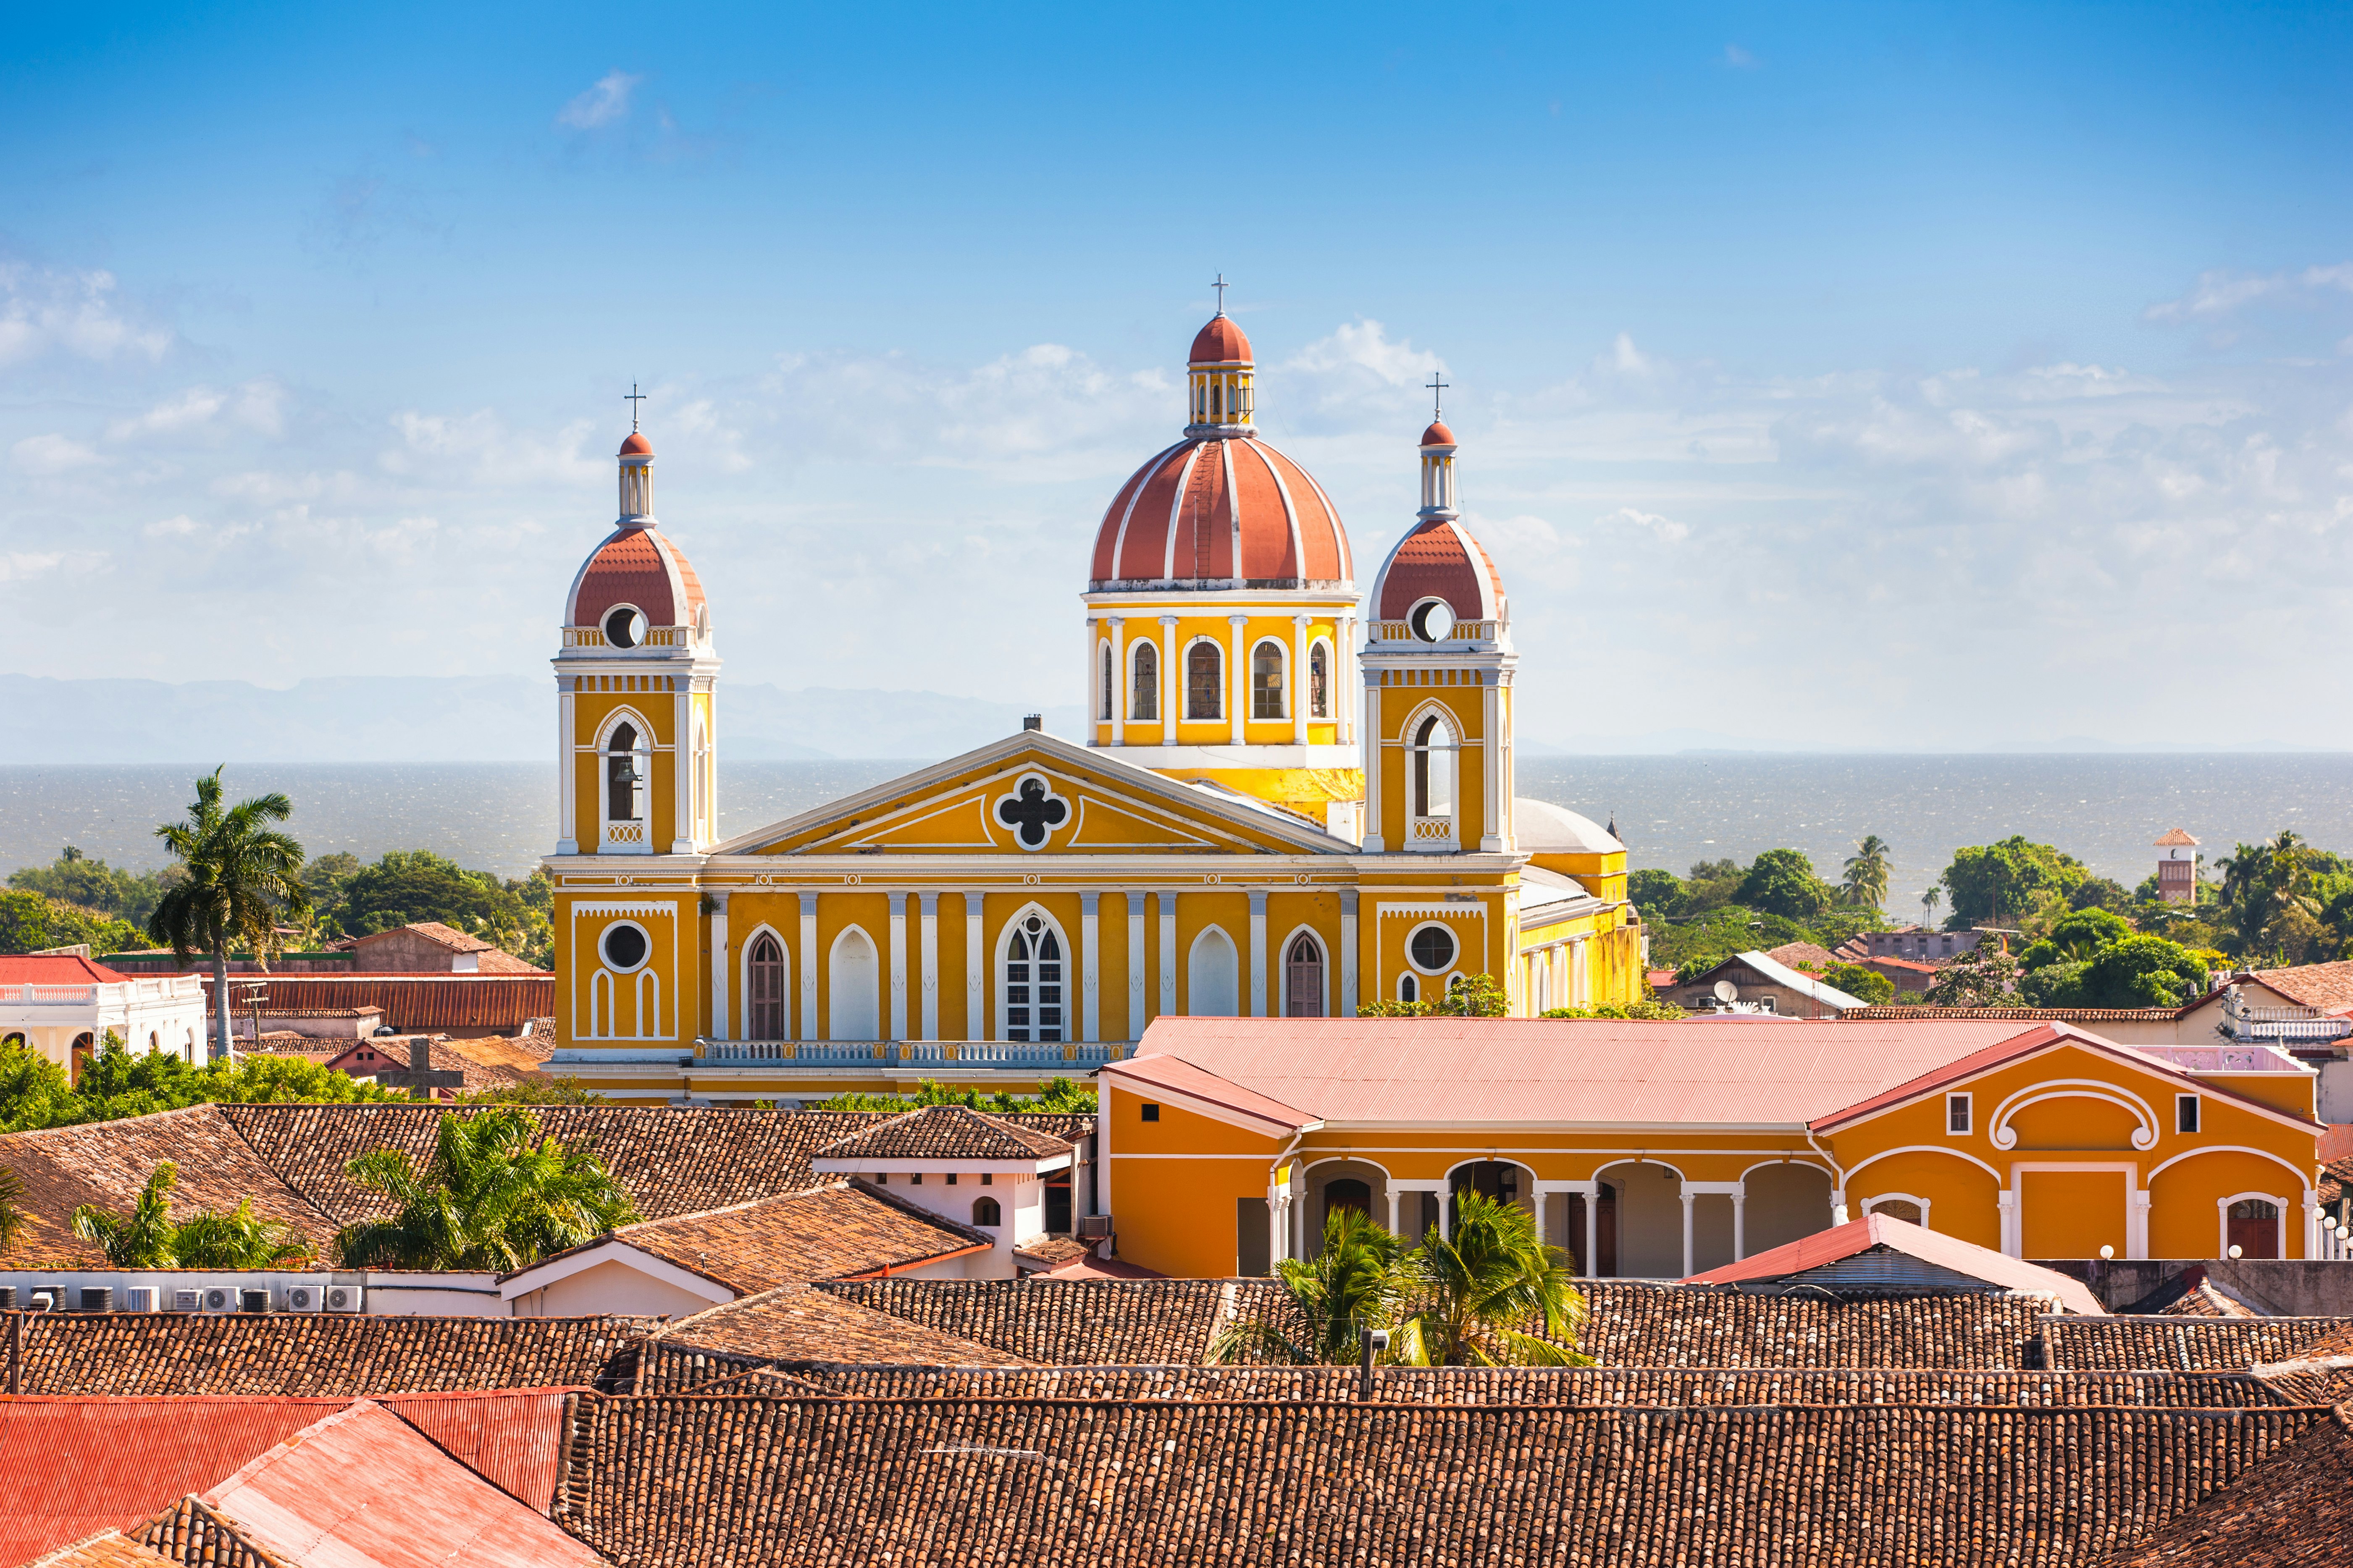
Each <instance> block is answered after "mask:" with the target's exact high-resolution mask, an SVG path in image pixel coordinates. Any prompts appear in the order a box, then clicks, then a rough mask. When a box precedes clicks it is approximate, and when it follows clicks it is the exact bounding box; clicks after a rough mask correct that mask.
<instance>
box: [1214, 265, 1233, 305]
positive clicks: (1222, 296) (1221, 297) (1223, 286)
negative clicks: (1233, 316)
mask: <svg viewBox="0 0 2353 1568" xmlns="http://www.w3.org/2000/svg"><path fill="white" fill-rule="evenodd" d="M1209 287H1210V288H1212V289H1216V290H1217V291H1218V314H1219V315H1220V316H1222V315H1224V314H1225V313H1226V290H1227V289H1230V288H1232V287H1233V285H1232V284H1230V283H1228V282H1227V281H1226V275H1225V274H1224V273H1222V272H1220V273H1219V274H1218V280H1217V281H1216V282H1215V283H1212V284H1210V285H1209Z"/></svg>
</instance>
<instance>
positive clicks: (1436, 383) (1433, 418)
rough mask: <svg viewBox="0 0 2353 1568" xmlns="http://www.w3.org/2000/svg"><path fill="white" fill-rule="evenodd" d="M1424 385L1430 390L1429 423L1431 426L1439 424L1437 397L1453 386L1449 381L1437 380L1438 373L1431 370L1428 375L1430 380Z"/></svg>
mask: <svg viewBox="0 0 2353 1568" xmlns="http://www.w3.org/2000/svg"><path fill="white" fill-rule="evenodd" d="M1427 385H1428V386H1429V388H1430V423H1431V424H1433V425H1436V424H1440V423H1441V421H1440V417H1439V395H1440V393H1442V392H1444V391H1445V390H1446V389H1447V388H1448V387H1450V386H1451V385H1453V383H1452V382H1451V381H1440V380H1439V379H1438V373H1437V372H1436V371H1434V370H1433V371H1431V372H1430V380H1429V382H1428V383H1427Z"/></svg>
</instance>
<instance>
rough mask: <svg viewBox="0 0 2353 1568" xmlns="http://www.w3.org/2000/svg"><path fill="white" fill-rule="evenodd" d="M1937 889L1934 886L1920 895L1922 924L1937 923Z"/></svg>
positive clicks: (1930, 924) (1931, 924)
mask: <svg viewBox="0 0 2353 1568" xmlns="http://www.w3.org/2000/svg"><path fill="white" fill-rule="evenodd" d="M1936 897H1937V894H1936V889H1934V888H1931V889H1928V890H1927V891H1926V892H1925V893H1923V894H1921V895H1920V910H1921V914H1920V923H1921V924H1922V925H1927V926H1933V925H1935V924H1936Z"/></svg>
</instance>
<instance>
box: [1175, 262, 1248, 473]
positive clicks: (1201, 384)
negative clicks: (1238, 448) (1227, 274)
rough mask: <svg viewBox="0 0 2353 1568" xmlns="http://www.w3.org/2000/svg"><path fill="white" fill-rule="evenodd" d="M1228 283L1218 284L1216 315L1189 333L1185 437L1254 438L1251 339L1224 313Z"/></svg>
mask: <svg viewBox="0 0 2353 1568" xmlns="http://www.w3.org/2000/svg"><path fill="white" fill-rule="evenodd" d="M1225 289H1226V281H1225V279H1223V278H1222V277H1221V278H1219V279H1218V299H1219V305H1218V313H1217V314H1216V315H1215V316H1212V317H1211V318H1210V319H1209V324H1208V325H1207V326H1205V327H1203V328H1202V329H1201V330H1200V331H1198V332H1196V333H1194V334H1193V352H1192V353H1190V354H1189V355H1187V359H1186V365H1185V379H1186V384H1187V386H1188V387H1189V388H1190V393H1191V418H1190V419H1189V420H1188V421H1187V424H1186V426H1185V434H1186V435H1187V436H1255V435H1257V434H1258V426H1256V425H1254V424H1252V423H1251V422H1250V421H1251V416H1253V415H1255V414H1256V413H1257V411H1258V410H1257V401H1258V400H1257V394H1256V392H1255V391H1254V390H1253V389H1252V387H1251V384H1250V382H1251V379H1252V373H1253V371H1254V369H1255V366H1254V365H1253V364H1252V363H1251V360H1250V339H1249V338H1247V337H1245V336H1243V335H1242V330H1241V327H1240V324H1239V323H1237V322H1236V321H1234V319H1233V318H1232V317H1231V316H1229V315H1227V314H1226V307H1225V303H1224V300H1225Z"/></svg>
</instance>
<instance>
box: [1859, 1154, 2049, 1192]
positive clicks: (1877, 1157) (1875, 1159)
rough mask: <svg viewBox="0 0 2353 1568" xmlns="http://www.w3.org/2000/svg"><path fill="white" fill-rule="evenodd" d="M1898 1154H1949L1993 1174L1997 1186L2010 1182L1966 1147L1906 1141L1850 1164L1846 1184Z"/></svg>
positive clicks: (1996, 1168) (1994, 1167)
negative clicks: (1895, 1147) (1899, 1145)
mask: <svg viewBox="0 0 2353 1568" xmlns="http://www.w3.org/2000/svg"><path fill="white" fill-rule="evenodd" d="M1898 1154H1949V1155H1951V1156H1952V1157H1953V1158H1954V1159H1956V1160H1967V1161H1968V1163H1970V1164H1972V1165H1975V1166H1976V1167H1977V1168H1978V1170H1980V1171H1983V1172H1984V1173H1986V1174H1987V1175H1989V1176H1991V1177H1992V1178H1993V1184H1994V1185H1995V1186H1996V1187H1997V1188H2006V1187H2008V1186H2009V1183H2007V1182H2005V1181H2003V1180H2002V1175H2001V1171H2000V1167H1998V1166H1994V1165H1989V1164H1987V1163H1985V1162H1984V1161H1983V1160H1980V1159H1978V1157H1977V1156H1976V1155H1975V1154H1972V1153H1970V1152H1968V1151H1967V1150H1966V1149H1954V1148H1949V1147H1947V1146H1946V1145H1944V1144H1941V1143H1906V1144H1905V1145H1904V1147H1902V1148H1901V1149H1883V1150H1881V1151H1880V1152H1878V1153H1876V1154H1873V1156H1872V1157H1871V1158H1870V1159H1868V1160H1865V1161H1864V1162H1863V1163H1861V1164H1860V1165H1854V1166H1850V1167H1849V1168H1848V1170H1847V1173H1846V1184H1847V1185H1848V1186H1852V1185H1854V1179H1855V1178H1856V1177H1857V1176H1859V1175H1861V1174H1862V1173H1863V1172H1865V1171H1868V1170H1869V1169H1871V1167H1872V1166H1873V1165H1876V1164H1878V1163H1879V1162H1881V1161H1882V1160H1892V1159H1894V1157H1895V1156H1896V1155H1898ZM1837 1182H1838V1177H1837V1175H1836V1174H1835V1173H1833V1174H1832V1175H1831V1183H1832V1184H1833V1185H1835V1184H1837Z"/></svg>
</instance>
